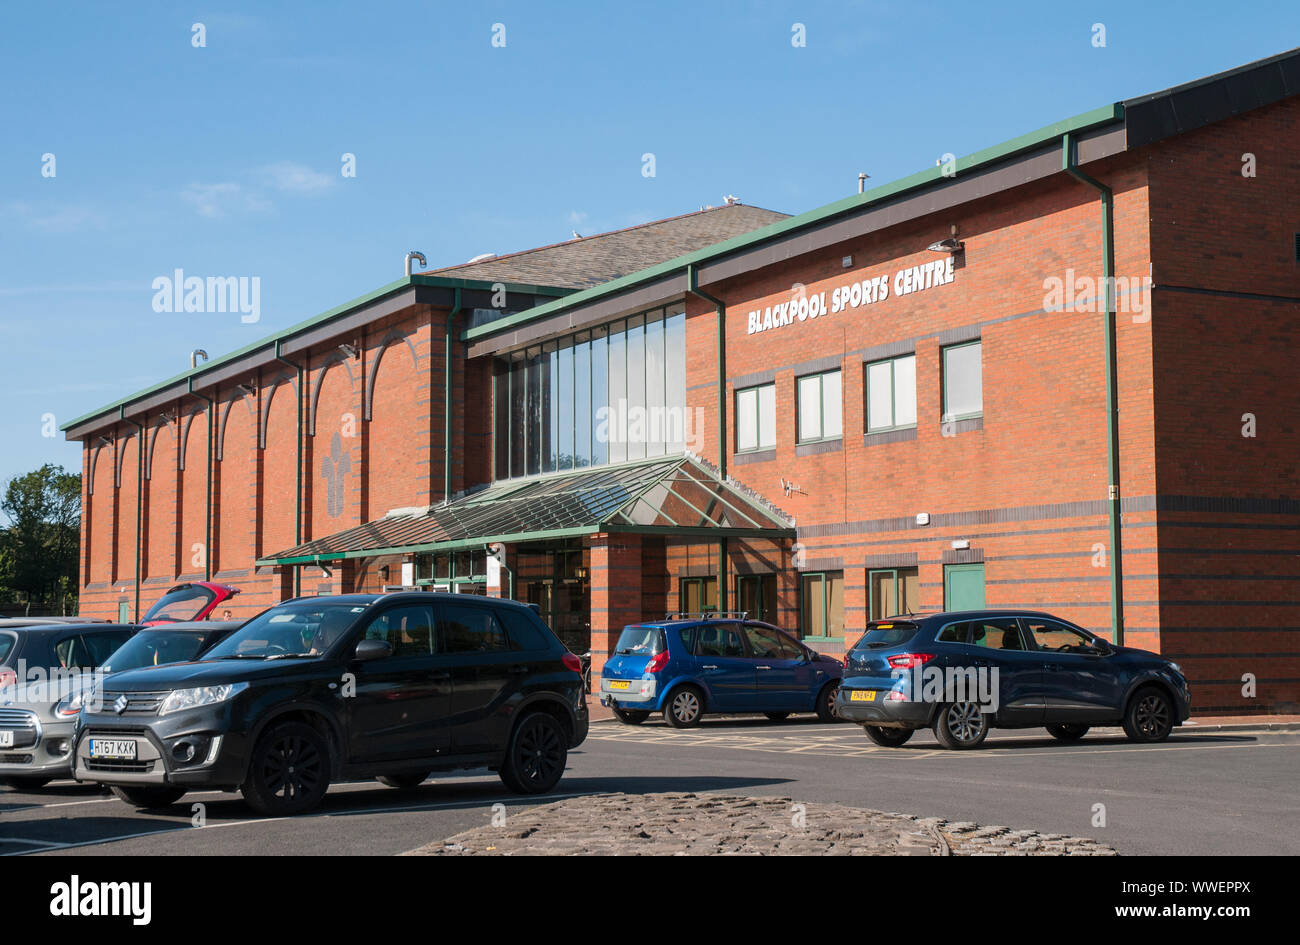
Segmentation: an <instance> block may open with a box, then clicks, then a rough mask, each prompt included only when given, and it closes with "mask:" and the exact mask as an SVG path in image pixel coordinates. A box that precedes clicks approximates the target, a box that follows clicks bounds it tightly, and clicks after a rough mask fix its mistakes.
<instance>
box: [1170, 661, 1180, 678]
mask: <svg viewBox="0 0 1300 945" xmlns="http://www.w3.org/2000/svg"><path fill="white" fill-rule="evenodd" d="M1169 668H1170V669H1172V670H1173V671H1174V672H1175V673H1177V674H1178V675H1179V676H1181V675H1183V668H1182V667H1181V666H1179V665H1178V664H1177V663H1175V662H1173V661H1172V660H1171V661H1170V663H1169Z"/></svg>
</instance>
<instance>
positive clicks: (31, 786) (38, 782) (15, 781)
mask: <svg viewBox="0 0 1300 945" xmlns="http://www.w3.org/2000/svg"><path fill="white" fill-rule="evenodd" d="M52 780H53V778H0V784H7V785H9V787H11V788H13V789H14V790H15V791H39V790H40V789H41V788H43V787H45V785H47V784H49V783H50V781H52Z"/></svg>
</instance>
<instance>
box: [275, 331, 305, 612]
mask: <svg viewBox="0 0 1300 945" xmlns="http://www.w3.org/2000/svg"><path fill="white" fill-rule="evenodd" d="M282 345H283V342H281V341H277V342H276V343H275V360H277V361H279V362H280V363H281V364H284V365H288V366H289V367H291V368H293V369H294V371H296V372H297V374H298V391H297V393H298V427H297V429H298V439H297V450H296V452H295V454H294V456H295V459H294V493H293V543H294V544H295V545H301V544H302V437H303V430H302V415H303V409H302V408H303V399H304V395H305V393H306V392H305V390H304V388H305V387H306V378H307V372H306V371H305V370H304V369H303V366H302V365H301V364H298V363H297V362H295V361H290V360H289V359H288V358H286V357H285V356H284V351H283V349H282V347H281V346H282ZM293 596H294V597H301V596H302V566H301V565H294V566H293Z"/></svg>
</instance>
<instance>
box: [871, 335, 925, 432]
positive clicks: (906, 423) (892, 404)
mask: <svg viewBox="0 0 1300 945" xmlns="http://www.w3.org/2000/svg"><path fill="white" fill-rule="evenodd" d="M905 361H906V362H910V367H904V368H903V370H902V374H903V375H904V376H906V375H907V374H908V373H910V374H911V376H912V391H911V401H912V410H911V417H910V419H909V418H908V416H907V414H906V412H904V413H903V415H902V416H901V417H900V415H899V397H898V390H899V388H898V385H899V375H900V371H899V368H900V366H901V365H902V362H905ZM880 367H888V369H889V422H888V423H883V424H872V422H871V414H872V409H871V408H872V407H873V406H874V404H873V402H872V398H871V378H872V374H873V368H880ZM862 422H863V423H864V424H865V425H866V432H868V433H884V432H887V431H889V430H910V429H912V428H914V427H915V426H916V354H915V353H913V354H901V355H899V356H898V357H894V358H882V359H881V360H879V361H868V362H867V363H866V364H865V365H864V366H863V369H862Z"/></svg>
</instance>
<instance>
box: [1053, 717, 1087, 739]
mask: <svg viewBox="0 0 1300 945" xmlns="http://www.w3.org/2000/svg"><path fill="white" fill-rule="evenodd" d="M1047 731H1048V732H1050V733H1051V735H1052V737H1053V738H1055V739H1057V740H1059V741H1063V742H1077V741H1078V740H1079V739H1081V738H1083V736H1085V735H1087V734H1088V726H1087V725H1071V724H1069V723H1066V722H1062V723H1061V724H1060V725H1049V726H1047Z"/></svg>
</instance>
